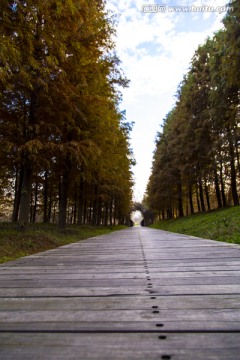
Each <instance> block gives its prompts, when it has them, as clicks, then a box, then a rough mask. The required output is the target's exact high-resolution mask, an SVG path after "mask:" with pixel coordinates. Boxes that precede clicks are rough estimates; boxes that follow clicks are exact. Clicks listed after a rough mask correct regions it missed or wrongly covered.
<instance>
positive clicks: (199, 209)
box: [196, 185, 201, 213]
mask: <svg viewBox="0 0 240 360" xmlns="http://www.w3.org/2000/svg"><path fill="white" fill-rule="evenodd" d="M196 197H197V206H198V212H199V213H200V212H201V205H200V200H199V195H198V186H197V185H196Z"/></svg>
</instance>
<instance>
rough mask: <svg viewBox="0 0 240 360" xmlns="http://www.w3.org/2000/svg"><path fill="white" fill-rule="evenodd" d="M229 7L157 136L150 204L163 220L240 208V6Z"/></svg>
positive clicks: (195, 60) (200, 49)
mask: <svg viewBox="0 0 240 360" xmlns="http://www.w3.org/2000/svg"><path fill="white" fill-rule="evenodd" d="M230 5H231V6H230V7H229V12H228V13H227V14H226V16H225V18H224V20H223V24H224V29H223V30H220V31H218V32H217V33H216V34H215V35H214V36H213V38H211V39H210V38H208V39H207V40H206V41H205V43H204V44H203V45H201V46H199V47H198V49H197V50H196V52H195V54H194V56H193V57H192V61H191V65H190V69H189V71H188V73H187V74H186V75H185V76H184V79H183V81H182V82H181V84H180V86H179V89H178V92H177V101H176V104H175V106H174V108H173V109H172V110H171V111H170V112H169V113H168V114H167V116H166V118H165V119H164V122H163V126H162V130H161V131H160V132H158V134H157V136H156V148H155V152H154V157H153V164H152V173H151V176H150V179H149V183H148V187H147V193H146V200H147V202H148V204H149V206H150V208H151V209H154V210H155V212H156V213H157V214H158V215H159V217H160V218H166V217H167V218H172V217H176V216H183V215H187V214H190V213H195V212H201V211H206V210H211V209H214V208H221V207H225V206H229V205H238V204H239V191H240V181H239V175H240V154H239V144H240V75H239V74H240V72H239V64H240V3H239V2H238V1H235V0H234V1H231V2H230Z"/></svg>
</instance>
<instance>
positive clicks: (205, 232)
mask: <svg viewBox="0 0 240 360" xmlns="http://www.w3.org/2000/svg"><path fill="white" fill-rule="evenodd" d="M151 227H153V228H155V229H161V230H166V231H172V232H176V233H180V234H187V235H193V236H197V237H201V238H205V239H212V240H218V241H224V242H228V243H235V244H240V206H234V207H230V208H227V209H222V210H215V211H210V212H208V213H204V214H196V215H191V216H185V217H182V218H178V219H174V220H164V221H160V222H157V223H155V224H153V225H152V226H151Z"/></svg>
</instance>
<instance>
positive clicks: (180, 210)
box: [177, 170, 184, 217]
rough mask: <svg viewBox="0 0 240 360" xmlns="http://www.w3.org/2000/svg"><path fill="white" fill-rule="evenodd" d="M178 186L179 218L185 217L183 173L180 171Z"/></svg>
mask: <svg viewBox="0 0 240 360" xmlns="http://www.w3.org/2000/svg"><path fill="white" fill-rule="evenodd" d="M177 177H178V184H177V190H178V215H179V217H183V216H184V211H183V198H182V181H181V173H180V171H179V170H178V175H177Z"/></svg>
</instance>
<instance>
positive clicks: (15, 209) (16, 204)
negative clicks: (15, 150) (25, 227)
mask: <svg viewBox="0 0 240 360" xmlns="http://www.w3.org/2000/svg"><path fill="white" fill-rule="evenodd" d="M22 184H23V167H21V168H20V169H18V168H17V169H16V180H15V194H14V204H13V213H12V222H17V221H18V214H19V207H20V199H21V190H22Z"/></svg>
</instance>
